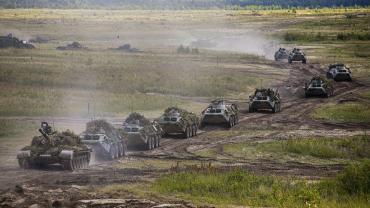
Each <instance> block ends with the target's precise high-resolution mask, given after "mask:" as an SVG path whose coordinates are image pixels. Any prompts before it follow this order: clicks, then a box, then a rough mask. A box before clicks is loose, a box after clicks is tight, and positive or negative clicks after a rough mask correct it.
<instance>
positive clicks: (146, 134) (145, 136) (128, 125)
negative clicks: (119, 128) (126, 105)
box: [123, 113, 163, 150]
mask: <svg viewBox="0 0 370 208" xmlns="http://www.w3.org/2000/svg"><path fill="white" fill-rule="evenodd" d="M123 131H124V132H125V134H126V136H127V145H128V146H129V147H133V146H144V147H145V149H147V150H151V149H154V148H156V147H159V145H160V139H161V138H162V135H163V130H162V128H161V126H160V125H159V124H158V123H157V122H156V121H150V120H149V119H147V118H145V117H144V116H143V115H141V114H139V113H131V114H130V115H129V117H127V119H126V120H125V122H124V124H123Z"/></svg>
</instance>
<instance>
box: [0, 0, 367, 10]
mask: <svg viewBox="0 0 370 208" xmlns="http://www.w3.org/2000/svg"><path fill="white" fill-rule="evenodd" d="M369 5H370V1H369V0H0V7H1V8H124V9H212V8H221V9H222V8H243V7H248V6H267V7H269V6H270V7H271V6H275V7H278V8H290V7H309V8H319V7H341V6H344V7H348V6H369Z"/></svg>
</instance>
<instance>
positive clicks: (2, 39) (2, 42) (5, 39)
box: [0, 34, 35, 49]
mask: <svg viewBox="0 0 370 208" xmlns="http://www.w3.org/2000/svg"><path fill="white" fill-rule="evenodd" d="M0 48H26V49H33V48H35V46H34V45H32V44H30V43H28V42H27V41H24V40H19V39H18V38H16V37H13V35H12V34H9V35H7V36H0Z"/></svg>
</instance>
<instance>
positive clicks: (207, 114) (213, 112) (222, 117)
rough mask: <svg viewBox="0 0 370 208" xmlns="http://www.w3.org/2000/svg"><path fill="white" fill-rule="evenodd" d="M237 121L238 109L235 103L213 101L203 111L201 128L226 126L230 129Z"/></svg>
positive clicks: (221, 100)
mask: <svg viewBox="0 0 370 208" xmlns="http://www.w3.org/2000/svg"><path fill="white" fill-rule="evenodd" d="M238 121H239V109H238V106H237V105H236V104H235V103H231V102H228V101H226V100H223V99H218V100H214V101H212V102H211V104H210V105H209V106H208V107H207V108H206V109H204V110H203V112H202V115H201V126H205V125H207V124H226V125H227V127H229V128H230V127H232V126H234V125H235V124H237V123H238Z"/></svg>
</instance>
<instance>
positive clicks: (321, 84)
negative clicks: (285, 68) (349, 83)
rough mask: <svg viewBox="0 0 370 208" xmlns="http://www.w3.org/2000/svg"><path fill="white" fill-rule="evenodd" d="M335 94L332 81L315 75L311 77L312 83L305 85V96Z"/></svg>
mask: <svg viewBox="0 0 370 208" xmlns="http://www.w3.org/2000/svg"><path fill="white" fill-rule="evenodd" d="M333 95H334V88H333V85H332V83H331V82H330V81H328V80H326V79H324V78H322V77H320V76H315V77H313V78H312V79H311V81H310V83H308V84H307V83H306V85H305V96H306V97H312V96H316V97H329V96H333Z"/></svg>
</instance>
